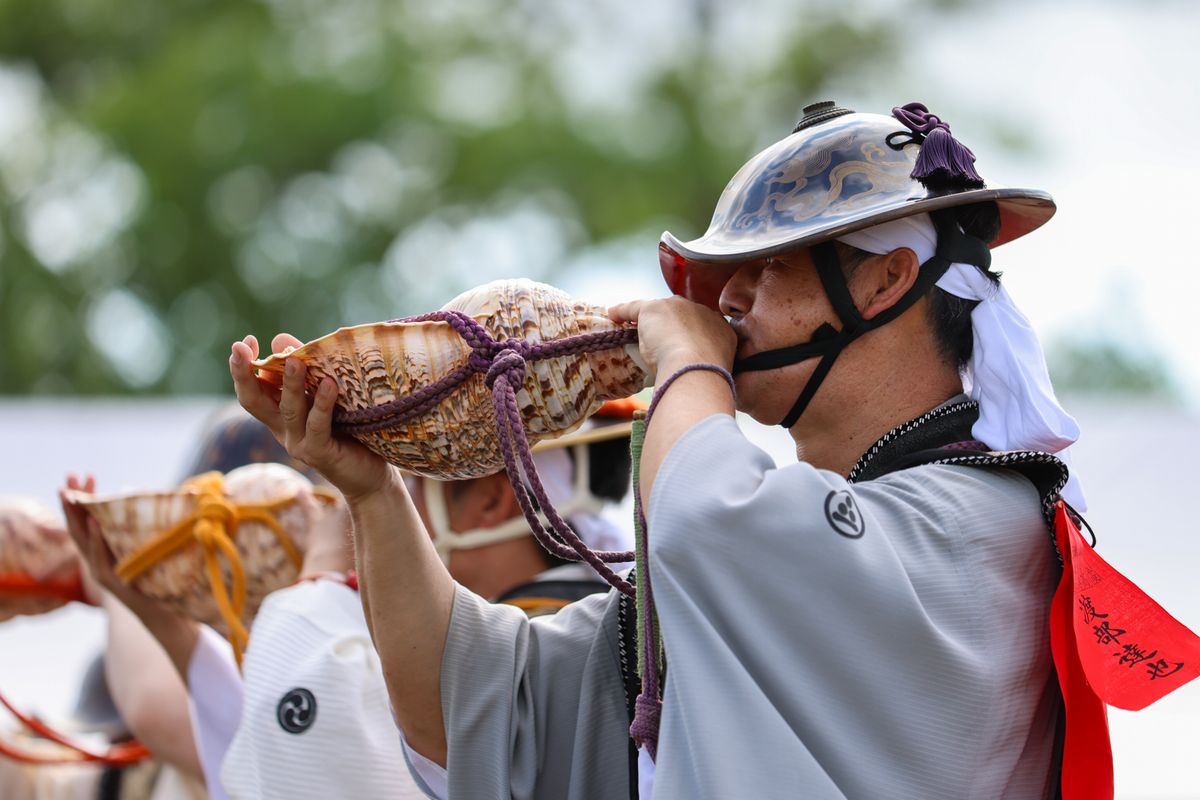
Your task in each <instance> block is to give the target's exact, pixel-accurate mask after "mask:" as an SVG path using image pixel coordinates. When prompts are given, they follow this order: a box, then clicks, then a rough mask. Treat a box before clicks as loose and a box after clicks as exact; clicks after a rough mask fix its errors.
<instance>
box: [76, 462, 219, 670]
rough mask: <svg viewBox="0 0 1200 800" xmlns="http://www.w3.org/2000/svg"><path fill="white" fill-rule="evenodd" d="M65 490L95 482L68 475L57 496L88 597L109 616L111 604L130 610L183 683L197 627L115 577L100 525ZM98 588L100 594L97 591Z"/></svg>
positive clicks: (88, 488) (91, 488)
mask: <svg viewBox="0 0 1200 800" xmlns="http://www.w3.org/2000/svg"><path fill="white" fill-rule="evenodd" d="M67 489H72V490H75V491H82V492H88V493H91V492H94V491H95V489H96V481H95V479H93V478H92V476H91V475H89V476H87V478H86V479H84V480H82V481H81V480H79V479H78V478H76V477H75V476H74V475H68V476H67V485H66V488H65V489H61V490H59V493H58V496H59V499H60V500H61V501H62V507H63V514H64V515H65V516H66V518H67V533H69V534H70V535H71V539H72V540H73V541H74V542H75V548H76V549H77V550H78V551H79V560H80V562H81V564H82V567H83V571H84V576H85V577H84V586H85V591H86V592H87V593H88V596H89V598H90V599H92V600H93V602H95V603H96V604H97V605H99V606H102V607H103V608H105V609H106V610H108V611H109V613H110V614H111V613H113V606H112V604H113V603H114V602H117V603H120V604H121V605H123V606H125V607H126V608H128V609H129V610H130V611H132V612H133V613H134V614H135V615H136V616H137V618H138V619H139V620H141V622H142V624H143V625H145V626H146V628H147V630H149V631H150V633H151V634H152V635H153V636H154V638H155V639H157V640H158V642H159V644H161V645H162V647H163V649H164V650H166V652H167V655H168V656H169V657H170V659H171V663H172V664H173V665H174V666H175V670H176V672H178V673H179V676H180V677H181V678H182V679H183V681H184V682H185V683H186V682H187V679H188V664H189V663H190V661H191V657H192V651H193V650H194V649H195V646H196V640H197V639H198V638H199V635H200V629H199V625H198V624H197V623H196V622H194V621H192V620H190V619H187V618H185V617H183V616H181V615H179V614H178V613H176V612H175V611H173V610H171V609H170V608H168V607H167V606H166V605H165V604H163V603H162V602H160V601H158V600H155V599H154V598H152V597H147V596H146V595H144V594H142V593H141V592H139V591H138V590H136V589H134V588H133V587H132V586H130V585H129V584H127V583H125V581H123V580H121V578H120V577H118V576H117V570H116V558H115V557H114V556H113V553H112V550H110V549H109V547H108V544H107V543H105V541H104V537H103V536H102V535H101V533H100V526H99V525H98V524H97V522H96V520H95V519H94V518H93V517H92V515H91V514H89V513H88V510H87V509H86V508H84V507H83V506H82V505H80V504H79V503H76V502H73V501H72V500H70V499H68V497H67V493H66V490H67ZM97 585H98V586H99V588H100V589H101V590H103V591H100V590H98V589H97ZM118 613H119V612H118Z"/></svg>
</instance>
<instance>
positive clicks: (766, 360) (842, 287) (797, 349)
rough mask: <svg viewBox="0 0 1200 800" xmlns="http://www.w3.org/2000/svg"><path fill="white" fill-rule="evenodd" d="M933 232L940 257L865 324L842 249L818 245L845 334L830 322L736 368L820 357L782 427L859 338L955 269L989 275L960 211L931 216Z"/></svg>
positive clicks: (816, 253)
mask: <svg viewBox="0 0 1200 800" xmlns="http://www.w3.org/2000/svg"><path fill="white" fill-rule="evenodd" d="M930 217H932V219H933V226H934V228H935V230H936V231H937V241H938V244H937V251H936V252H935V253H934V254H933V257H931V258H930V259H929V260H928V261H926V262H925V263H924V264H922V265H921V270H920V272H919V273H918V274H917V279H916V281H914V282H913V285H912V286H911V287H910V288H909V290H908V291H907V292H905V293H904V295H903V296H902V297H901V298H900V299H899V300H897V301H896V303H895V304H894V305H892V306H891V307H890V308H888V309H885V310H884V311H882V312H880V313H879V314H878V315H876V316H875V318H874V319H870V320H865V319H863V318H862V315H861V314H859V313H858V307H857V306H855V305H854V299H853V298H852V297H851V296H850V289H849V288H848V287H847V286H846V278H845V275H843V274H842V268H841V264H840V263H839V262H838V257H837V249H836V248H835V247H834V245H833V242H822V243H821V244H817V245H813V246H812V248H811V250H810V252H811V253H812V258H813V263H814V264H815V265H816V268H817V275H818V276H819V277H820V278H821V286H822V287H823V288H824V289H825V295H826V296H827V297H828V298H829V302H830V304H831V305H832V306H833V310H834V312H836V313H837V315H838V319H839V320H840V321H841V323H842V327H841V330H838V329H836V328H834V327H833V325H831V324H829V323H828V322H826V323H823V324H822V325H821V326H820V327H819V328H817V330H816V331H814V332H813V335H812V338H811V339H809V340H808V341H807V342H804V343H803V344H797V345H792V346H791V347H779V348H776V349H774V350H764V351H763V352H761V353H755V354H754V355H752V356H747V357H746V358H743V359H739V360H737V361H735V362H734V364H733V371H734V374H737V373H739V372H757V371H760V370H766V369H779V368H780V367H786V366H789V365H791V364H799V363H800V362H801V361H808V360H809V359H811V358H817V357H820V359H821V360H820V361H819V362H818V363H817V367H816V369H815V370H813V374H812V376H811V377H809V379H808V382H807V383H806V384H805V385H804V389H803V390H802V391H801V392H800V396H799V397H798V398H796V402H795V404H794V405H793V406H792V410H791V411H789V412H788V413H787V416H786V417H784V418H783V421H782V422H780V423H779V424H780V425H781V426H783V427H785V428H790V427H792V426H793V425H795V424H796V420H798V419H800V415H801V414H803V413H804V409H806V408H808V404H809V403H810V402H811V401H812V399H813V395H815V394H816V393H817V389H818V388H819V387H820V386H821V383H822V382H823V381H824V380H825V377H826V376H827V375H828V374H829V370H830V369H832V368H833V362H835V361H836V360H837V357H838V356H839V355H841V353H842V351H843V350H845V349H846V347H847V346H848V345H849V344H850V343H851V342H853V341H854V340H855V339H857V338H858V337H860V336H862V335H863V334H864V333H866V332H867V331H870V330H874V329H875V328H878V327H880V326H882V325H886V324H887V323H889V322H891V321H892V320H894V319H896V318H897V317H899V316H900V315H901V314H903V313H904V312H905V311H907V310H908V309H909V308H911V307H912V305H913V304H914V303H916V302H917V300H919V299H920V298H921V297H922V296H923V295H924V294H925V293H926V292H928V291H929V290H930V289H932V288H933V285H934V284H935V283H937V282H938V280H939V279H940V278H941V277H942V276H943V275H945V274H946V270H948V269H950V265H951V264H954V263H956V262H961V263H964V264H974V265H975V266H977V267H979V268H980V269H987V268H988V267H989V266H990V265H991V263H992V254H991V251H990V250H988V248H987V245H986V244H984V243H983V242H982V241H981V240H980V239H978V238H976V237H974V236H968V235H967V234H965V233H963V231H962V228H961V227H959V224H958V216H957V210H956V209H942V210H940V211H934V212H931V213H930Z"/></svg>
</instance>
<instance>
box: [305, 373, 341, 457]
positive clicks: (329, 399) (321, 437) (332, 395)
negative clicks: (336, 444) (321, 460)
mask: <svg viewBox="0 0 1200 800" xmlns="http://www.w3.org/2000/svg"><path fill="white" fill-rule="evenodd" d="M336 401H337V384H336V383H335V382H334V380H333V378H322V379H321V385H320V386H318V387H317V396H316V397H315V398H314V399H313V405H312V410H311V411H309V412H308V422H307V423H306V424H305V429H304V438H305V441H307V442H308V443H309V444H310V445H312V446H313V447H314V448H321V447H324V446H325V445H327V444H328V443H329V438H330V435H331V431H332V428H333V407H334V404H335V403H336Z"/></svg>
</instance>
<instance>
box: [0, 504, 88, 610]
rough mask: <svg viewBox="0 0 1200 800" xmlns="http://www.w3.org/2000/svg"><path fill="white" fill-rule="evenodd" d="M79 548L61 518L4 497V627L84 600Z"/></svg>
mask: <svg viewBox="0 0 1200 800" xmlns="http://www.w3.org/2000/svg"><path fill="white" fill-rule="evenodd" d="M81 593H82V585H81V583H80V574H79V559H78V557H77V556H76V555H75V545H74V544H72V543H71V538H70V536H68V535H67V530H66V528H65V527H64V526H63V523H62V520H61V519H60V518H59V517H58V515H56V514H54V513H52V512H51V511H50V510H49V509H47V508H46V507H44V506H42V505H41V504H40V503H37V502H35V501H34V500H31V499H29V498H26V497H0V621H4V620H6V619H8V618H10V617H12V616H15V615H18V614H41V613H44V612H46V611H52V610H53V609H56V608H58V607H59V606H62V605H64V604H65V603H67V602H68V601H69V600H71V599H82V594H81Z"/></svg>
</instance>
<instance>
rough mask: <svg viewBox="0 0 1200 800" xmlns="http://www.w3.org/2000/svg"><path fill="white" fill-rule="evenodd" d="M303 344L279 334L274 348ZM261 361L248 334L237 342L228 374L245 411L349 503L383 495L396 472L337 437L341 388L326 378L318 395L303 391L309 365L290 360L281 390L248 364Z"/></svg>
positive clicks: (361, 447)
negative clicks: (335, 422)
mask: <svg viewBox="0 0 1200 800" xmlns="http://www.w3.org/2000/svg"><path fill="white" fill-rule="evenodd" d="M299 345H300V341H299V340H298V339H296V338H295V337H293V336H289V335H287V334H279V335H278V336H276V337H275V339H274V341H272V343H271V346H272V347H273V348H274V349H275V350H276V351H282V350H283V349H284V348H286V347H289V346H290V347H297V346H299ZM256 358H258V341H257V340H256V339H255V338H254V337H253V336H247V337H246V338H245V339H243V340H242V341H240V342H234V344H233V350H232V352H231V353H230V356H229V372H230V374H232V375H233V385H234V388H235V389H236V391H237V398H238V402H239V403H240V404H241V406H242V408H244V409H246V410H247V411H248V412H250V413H251V414H252V415H253V416H254V417H256V418H257V419H258V420H259V421H261V422H262V423H263V424H264V425H266V426H267V427H268V428H270V429H271V432H272V433H274V434H275V438H276V439H278V440H279V441H280V443H281V444H283V446H284V447H286V448H287V451H288V453H289V454H290V455H291V456H292V458H295V459H297V460H299V461H302V462H304V463H305V464H308V465H309V466H310V467H312V468H313V469H315V470H317V471H318V472H320V473H321V474H322V475H324V476H325V478H326V480H328V481H329V482H330V483H331V484H333V485H334V487H336V488H337V489H338V491H340V492H341V493H342V495H343V496H344V497H345V498H346V499H347V501H350V502H353V501H354V500H356V499H358V498H361V497H364V496H366V495H369V494H372V493H374V492H377V491H379V490H380V489H382V488H384V487H385V486H387V485H388V484H389V482H390V481H391V480H392V477H393V476H392V472H393V468H392V467H391V465H389V464H388V463H387V462H386V461H384V460H383V459H382V458H380V457H379V456H377V455H375V454H374V453H372V452H371V451H370V450H368V449H367V448H365V447H363V446H362V445H361V444H359V443H358V442H355V441H351V440H349V439H341V438H337V437H335V436H333V433H332V426H333V407H334V404H335V403H336V401H337V385H336V384H335V383H334V381H333V379H332V378H325V379H324V380H322V381H321V384H320V386H319V387H318V388H317V392H316V396H315V397H312V398H310V397H308V396H307V395H306V394H305V390H304V378H305V372H306V370H305V367H304V364H303V363H302V362H301V361H300V359H298V358H289V359H288V360H287V363H286V364H285V368H284V377H283V384H282V386H279V385H276V384H274V383H272V382H270V381H267V380H264V379H262V378H260V377H258V376H257V375H256V374H255V370H254V366H253V365H252V364H251V363H250V362H251V361H253V360H254V359H256Z"/></svg>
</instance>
